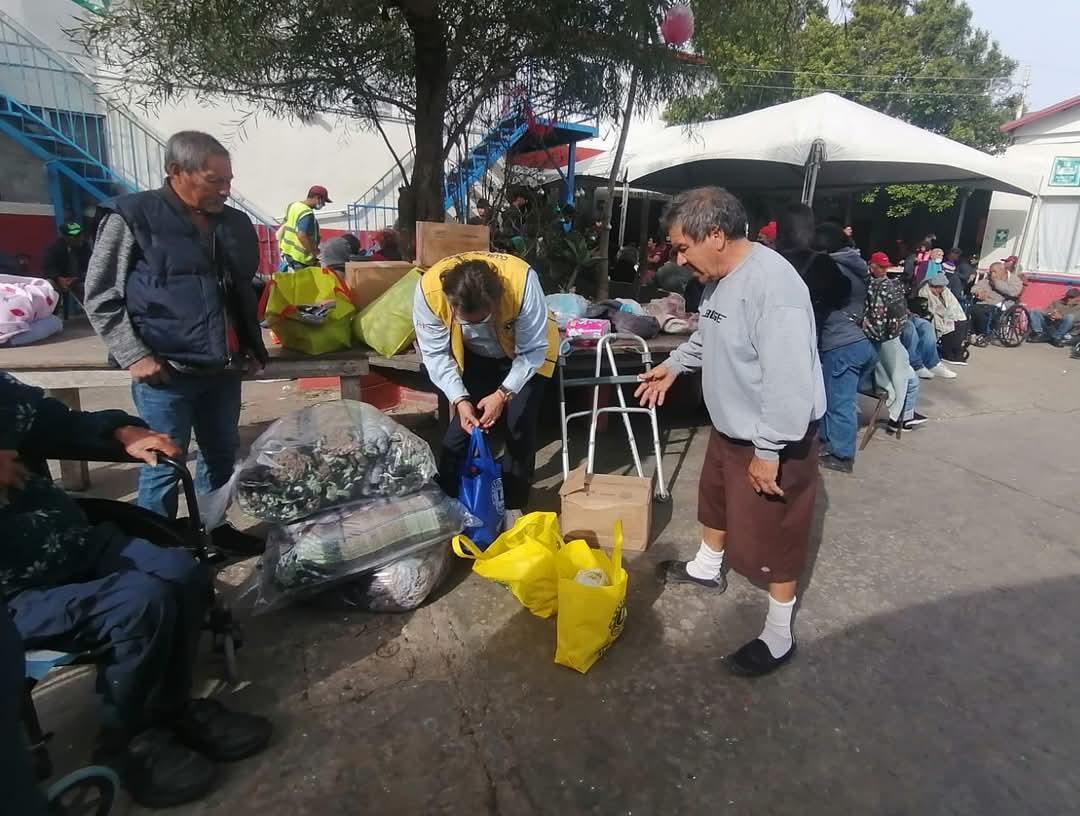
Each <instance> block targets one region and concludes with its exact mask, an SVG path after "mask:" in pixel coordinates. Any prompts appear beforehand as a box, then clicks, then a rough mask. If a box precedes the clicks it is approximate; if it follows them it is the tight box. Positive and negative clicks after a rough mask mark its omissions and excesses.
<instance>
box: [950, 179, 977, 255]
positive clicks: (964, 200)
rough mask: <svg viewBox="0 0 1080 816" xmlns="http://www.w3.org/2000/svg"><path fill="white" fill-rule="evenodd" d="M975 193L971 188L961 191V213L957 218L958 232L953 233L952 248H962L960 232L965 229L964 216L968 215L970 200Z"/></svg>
mask: <svg viewBox="0 0 1080 816" xmlns="http://www.w3.org/2000/svg"><path fill="white" fill-rule="evenodd" d="M972 192H974V191H973V190H971V189H970V188H968V189H964V190H961V191H960V213H959V215H957V216H956V232H955V233H953V239H952V246H954V247H958V246H960V231H961V230H962V229H963V228H964V215H965V214H966V213H967V205H968V199H970V198H971V194H972Z"/></svg>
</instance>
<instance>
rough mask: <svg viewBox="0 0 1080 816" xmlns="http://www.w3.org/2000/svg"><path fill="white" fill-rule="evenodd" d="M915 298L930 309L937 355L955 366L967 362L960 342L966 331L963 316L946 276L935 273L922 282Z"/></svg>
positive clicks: (962, 342) (965, 336) (966, 326)
mask: <svg viewBox="0 0 1080 816" xmlns="http://www.w3.org/2000/svg"><path fill="white" fill-rule="evenodd" d="M919 297H921V298H924V299H925V300H926V305H927V308H928V309H929V310H930V319H931V322H932V323H933V324H934V331H935V332H936V333H937V337H938V346H939V348H940V351H941V358H942V359H943V360H946V361H948V362H950V363H956V364H957V365H967V362H966V361H965V360H964V359H963V356H964V341H965V340H967V334H968V323H967V315H966V314H965V313H964V309H963V307H962V306H961V305H960V301H958V300H957V299H956V295H954V294H953V293H952V292H951V291H949V279H948V278H946V277H945V275H944V273H938V274H937V275H936V276H935V277H933V278H931V279H930V280H928V281H927V282H926V283H925V284H923V287H922V289H920V290H919Z"/></svg>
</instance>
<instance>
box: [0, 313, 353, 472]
mask: <svg viewBox="0 0 1080 816" xmlns="http://www.w3.org/2000/svg"><path fill="white" fill-rule="evenodd" d="M267 340H268V342H267V346H266V347H267V349H268V350H269V352H270V362H269V364H267V366H266V368H265V369H264V370H263V371H262V372H260V373H259V374H257V375H246V376H245V377H244V379H246V380H255V379H259V380H272V379H285V380H295V379H300V378H301V377H340V378H341V396H342V398H343V399H352V400H359V399H360V397H361V387H360V378H361V377H362V376H363V375H364V374H367V373H368V371H369V360H370V358H371V357H372V354H371V352H370V350H369V349H366V348H355V349H349V350H347V351H342V352H335V353H332V354H322V355H319V356H318V357H311V356H308V355H306V354H302V353H300V352H296V351H291V350H288V349H283V348H281V347H280V346H272V345H271V344H270V343H269V338H267ZM0 369H3V370H5V371H7V372H8V373H10V374H12V375H13V376H15V377H17V378H18V379H20V380H22V381H23V382H24V383H27V384H28V385H35V386H38V387H39V388H44V389H46V390H47V391H48V392H49V394H50V396H53V397H55V398H57V399H58V400H60V401H62V402H63V403H65V404H66V405H67V406H68V407H70V408H73V409H75V410H79V409H80V407H81V405H82V400H81V398H80V391H81V389H83V388H98V387H103V386H129V385H130V384H131V375H130V374H129V373H128V372H127V370H126V369H122V368H113V367H112V366H110V365H109V362H108V354H107V353H106V351H105V345H104V343H102V342H101V339H100V338H99V337H98V336H97V335H96V334H94V331H93V329H91V327H90V324H89V323H86V322H85V321H69V322H68V323H67V324H66V325H65V326H64V331H63V332H61V333H60V334H58V335H54V336H53V337H51V338H49V339H48V340H45V341H43V342H41V343H36V344H34V345H32V346H26V347H23V348H4V349H0ZM60 476H61V482H62V483H63V485H64V487H65V488H67V489H68V490H85V489H86V488H87V487H88V486H89V484H90V479H89V468H88V467H87V464H86V462H63V461H62V462H61V463H60Z"/></svg>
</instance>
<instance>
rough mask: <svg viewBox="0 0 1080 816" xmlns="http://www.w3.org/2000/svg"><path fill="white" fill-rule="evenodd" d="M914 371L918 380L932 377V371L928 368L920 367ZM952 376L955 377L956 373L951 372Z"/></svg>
mask: <svg viewBox="0 0 1080 816" xmlns="http://www.w3.org/2000/svg"><path fill="white" fill-rule="evenodd" d="M937 368H941V366H940V365H938V366H937ZM915 373H916V374H918V375H919V379H920V380H932V379H934V372H933V371H931V370H930V369H929V368H920V369H919V370H918V371H916V372H915ZM953 376H954V377H955V376H956V375H955V374H953Z"/></svg>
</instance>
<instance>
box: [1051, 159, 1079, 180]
mask: <svg viewBox="0 0 1080 816" xmlns="http://www.w3.org/2000/svg"><path fill="white" fill-rule="evenodd" d="M1048 185H1049V186H1050V187H1080V157H1077V156H1057V157H1055V158H1054V166H1053V167H1052V168H1051V170H1050V181H1049V182H1048Z"/></svg>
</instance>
